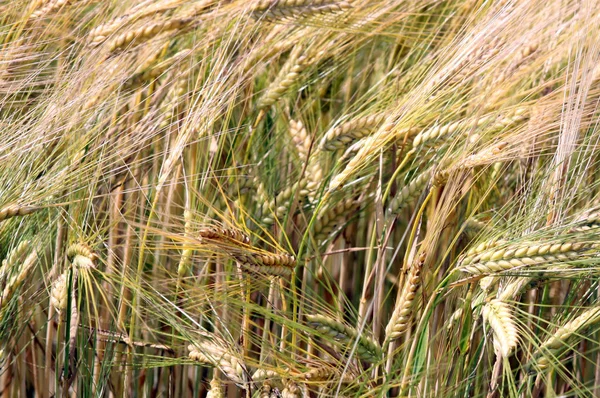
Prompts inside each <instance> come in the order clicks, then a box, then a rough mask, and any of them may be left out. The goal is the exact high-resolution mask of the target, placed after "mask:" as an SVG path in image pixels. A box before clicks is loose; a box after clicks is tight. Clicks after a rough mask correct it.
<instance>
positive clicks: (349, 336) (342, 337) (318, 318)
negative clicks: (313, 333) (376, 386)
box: [306, 315, 381, 362]
mask: <svg viewBox="0 0 600 398" xmlns="http://www.w3.org/2000/svg"><path fill="white" fill-rule="evenodd" d="M306 320H307V321H308V324H309V325H310V326H311V327H314V328H315V329H316V330H317V331H318V332H320V333H322V334H324V335H327V336H329V337H330V338H332V339H333V340H335V341H337V342H338V343H339V344H340V346H342V348H343V349H344V351H349V350H350V349H351V348H352V347H353V345H354V343H355V342H357V340H358V344H357V347H356V355H357V356H358V357H359V358H360V359H363V360H365V361H369V362H375V361H377V360H378V359H379V358H380V357H381V347H379V344H377V343H376V342H375V341H374V340H372V339H369V338H367V337H365V336H363V335H359V334H358V331H357V330H356V329H354V328H351V327H349V326H346V325H344V324H343V323H341V322H338V321H336V320H334V319H331V318H329V317H326V316H324V315H306Z"/></svg>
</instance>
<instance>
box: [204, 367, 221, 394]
mask: <svg viewBox="0 0 600 398" xmlns="http://www.w3.org/2000/svg"><path fill="white" fill-rule="evenodd" d="M206 398H225V387H223V383H221V380H219V379H218V378H217V377H216V372H215V374H214V375H213V378H212V380H211V381H210V390H209V391H208V393H207V394H206Z"/></svg>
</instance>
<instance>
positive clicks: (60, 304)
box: [50, 273, 67, 314]
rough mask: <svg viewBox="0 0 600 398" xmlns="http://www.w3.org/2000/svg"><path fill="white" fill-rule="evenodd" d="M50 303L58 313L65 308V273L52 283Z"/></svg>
mask: <svg viewBox="0 0 600 398" xmlns="http://www.w3.org/2000/svg"><path fill="white" fill-rule="evenodd" d="M50 303H51V304H52V306H53V307H54V309H55V310H56V311H57V312H58V313H59V314H60V313H61V312H62V311H64V310H65V309H66V308H67V275H66V273H63V274H61V275H59V277H58V278H56V280H55V281H54V283H53V284H52V290H51V291H50Z"/></svg>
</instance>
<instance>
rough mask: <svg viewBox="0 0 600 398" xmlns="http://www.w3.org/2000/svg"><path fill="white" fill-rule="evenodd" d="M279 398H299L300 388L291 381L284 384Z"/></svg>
mask: <svg viewBox="0 0 600 398" xmlns="http://www.w3.org/2000/svg"><path fill="white" fill-rule="evenodd" d="M281 398H300V388H299V387H298V384H296V383H294V382H293V381H291V380H286V381H285V382H284V389H283V391H282V392H281Z"/></svg>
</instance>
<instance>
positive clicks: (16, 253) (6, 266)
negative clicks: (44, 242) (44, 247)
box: [0, 240, 31, 286]
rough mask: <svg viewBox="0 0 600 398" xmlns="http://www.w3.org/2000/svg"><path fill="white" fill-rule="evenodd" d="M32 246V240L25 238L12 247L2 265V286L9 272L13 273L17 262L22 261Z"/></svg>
mask: <svg viewBox="0 0 600 398" xmlns="http://www.w3.org/2000/svg"><path fill="white" fill-rule="evenodd" d="M30 248H31V242H29V241H28V240H23V241H21V242H19V244H18V245H17V247H15V248H14V249H12V250H11V251H10V252H8V254H7V255H6V258H5V259H4V260H2V265H1V266H0V286H2V285H3V281H4V280H5V278H6V277H8V275H9V274H11V273H12V269H13V268H14V267H15V265H16V264H17V262H19V261H21V259H22V258H23V256H25V253H27V251H28V250H29V249H30Z"/></svg>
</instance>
